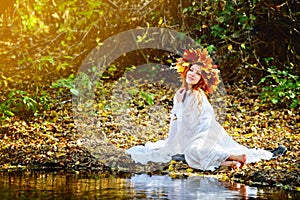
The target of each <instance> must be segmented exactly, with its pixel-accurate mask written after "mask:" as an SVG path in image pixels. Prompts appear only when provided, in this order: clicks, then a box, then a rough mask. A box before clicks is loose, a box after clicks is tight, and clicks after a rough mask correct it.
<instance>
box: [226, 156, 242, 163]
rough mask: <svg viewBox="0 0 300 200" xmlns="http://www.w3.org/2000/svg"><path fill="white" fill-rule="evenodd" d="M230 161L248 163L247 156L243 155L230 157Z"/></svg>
mask: <svg viewBox="0 0 300 200" xmlns="http://www.w3.org/2000/svg"><path fill="white" fill-rule="evenodd" d="M228 160H233V161H238V162H240V163H246V161H247V155H246V154H241V155H230V156H229V158H228Z"/></svg>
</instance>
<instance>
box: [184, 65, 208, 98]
mask: <svg viewBox="0 0 300 200" xmlns="http://www.w3.org/2000/svg"><path fill="white" fill-rule="evenodd" d="M192 65H199V66H200V67H202V66H204V65H203V63H199V62H197V63H191V64H190V66H188V67H186V68H185V69H184V71H183V73H182V74H181V79H182V86H181V87H184V88H187V82H186V75H187V72H188V71H189V70H190V68H191V66H192ZM200 77H201V78H200V81H199V82H198V83H197V84H195V85H193V87H192V88H193V89H194V90H200V89H202V90H203V91H204V93H205V94H206V95H208V86H207V83H206V81H205V79H204V77H203V75H202V74H201V75H200Z"/></svg>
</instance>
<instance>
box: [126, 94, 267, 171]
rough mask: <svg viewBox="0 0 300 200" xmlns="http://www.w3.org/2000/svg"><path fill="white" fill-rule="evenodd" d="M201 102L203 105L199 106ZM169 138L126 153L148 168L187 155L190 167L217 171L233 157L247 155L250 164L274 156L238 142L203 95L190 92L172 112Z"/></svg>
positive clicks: (137, 147) (176, 103) (134, 148)
mask: <svg viewBox="0 0 300 200" xmlns="http://www.w3.org/2000/svg"><path fill="white" fill-rule="evenodd" d="M198 99H201V101H202V103H201V104H200V107H199V103H198V101H199V100H198ZM171 113H172V115H171V123H170V130H169V134H168V138H167V139H166V140H159V141H157V142H154V143H152V142H147V143H146V144H145V146H142V145H139V146H134V147H132V148H130V149H128V150H126V153H127V154H130V156H131V158H132V159H133V160H134V161H135V162H140V163H142V164H146V163H147V162H149V161H153V162H163V163H165V162H168V161H170V160H171V156H172V155H176V154H184V155H185V159H186V161H187V163H188V165H189V166H190V167H192V168H195V169H201V170H214V169H215V168H217V167H219V166H220V164H221V163H222V162H223V161H225V160H226V159H227V158H228V157H229V155H232V154H233V155H240V154H246V155H247V163H251V162H257V161H260V160H262V159H271V158H272V153H271V152H269V151H266V150H263V149H249V148H247V147H245V146H243V145H240V144H238V143H237V142H235V141H234V140H233V139H232V138H231V137H230V136H229V135H228V134H227V133H226V131H225V130H224V128H223V127H222V126H221V125H220V124H219V123H218V122H217V121H216V119H215V114H214V110H213V107H212V106H211V104H210V103H209V101H208V99H207V97H206V95H205V94H204V93H203V92H199V91H193V92H187V95H186V98H185V100H184V102H182V101H181V102H177V101H176V98H174V106H173V109H172V111H171Z"/></svg>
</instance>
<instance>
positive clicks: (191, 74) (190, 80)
mask: <svg viewBox="0 0 300 200" xmlns="http://www.w3.org/2000/svg"><path fill="white" fill-rule="evenodd" d="M200 79H201V70H200V66H199V65H197V64H194V65H192V66H191V67H190V69H189V71H188V72H187V74H186V82H187V84H188V85H189V86H193V85H195V84H197V83H198V82H199V81H200Z"/></svg>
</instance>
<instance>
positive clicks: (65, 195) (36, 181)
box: [0, 171, 299, 200]
mask: <svg viewBox="0 0 300 200" xmlns="http://www.w3.org/2000/svg"><path fill="white" fill-rule="evenodd" d="M268 190H269V192H266V191H268ZM268 190H265V189H263V190H262V189H258V188H256V187H249V186H246V185H243V184H238V183H226V182H219V181H218V180H216V179H214V178H210V177H199V176H195V177H188V178H186V179H172V178H170V177H169V176H158V175H157V176H148V175H146V174H140V175H133V176H130V174H124V175H123V176H120V175H119V176H113V175H111V174H104V173H102V174H99V173H82V172H80V173H76V172H65V171H63V172H34V171H23V172H16V171H13V172H0V199H1V200H10V199H14V200H17V199H24V200H27V199H28V200H34V199H43V200H46V199H51V200H52V199H55V200H60V199H70V200H72V199H80V200H81V199H252V198H257V197H260V199H269V198H270V197H271V199H278V198H276V197H280V199H287V198H288V197H292V198H294V197H295V198H297V197H299V196H298V193H289V192H287V191H283V190H278V189H274V188H273V189H272V190H270V188H268Z"/></svg>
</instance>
